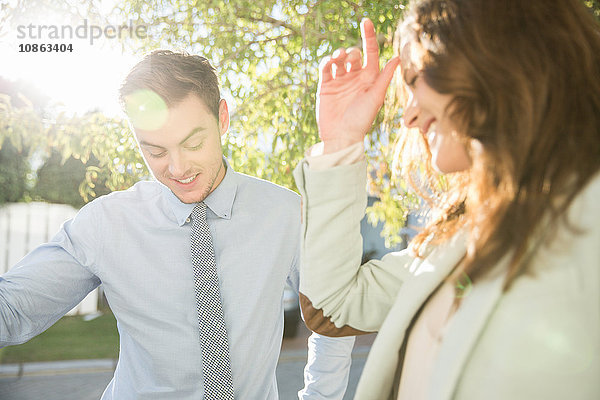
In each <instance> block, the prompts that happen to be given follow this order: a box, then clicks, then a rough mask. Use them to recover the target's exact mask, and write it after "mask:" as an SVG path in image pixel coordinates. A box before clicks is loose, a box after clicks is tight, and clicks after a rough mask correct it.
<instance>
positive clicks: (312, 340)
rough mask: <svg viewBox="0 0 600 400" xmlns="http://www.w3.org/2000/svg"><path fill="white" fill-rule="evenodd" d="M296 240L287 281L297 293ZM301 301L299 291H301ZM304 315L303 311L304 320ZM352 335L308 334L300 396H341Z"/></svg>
mask: <svg viewBox="0 0 600 400" xmlns="http://www.w3.org/2000/svg"><path fill="white" fill-rule="evenodd" d="M299 244H300V243H299V242H298V247H297V252H296V257H295V259H294V262H293V265H292V268H291V271H290V274H289V276H288V284H289V285H290V287H291V288H292V289H294V290H295V291H296V293H298V284H299V278H300V274H299V267H300V265H299V264H300V262H299V258H300V246H299ZM300 297H301V300H300V301H301V302H302V297H303V296H302V294H300ZM305 318H306V315H304V311H303V313H302V319H303V320H304V319H305ZM353 347H354V336H350V337H344V338H331V337H326V336H322V335H319V334H317V333H313V334H312V335H311V336H310V337H309V338H308V359H307V362H306V366H305V368H304V388H303V389H302V390H301V391H299V392H298V398H299V399H300V400H335V399H339V400H341V399H342V398H343V397H344V393H346V388H347V386H348V376H349V374H350V366H351V364H352V349H353Z"/></svg>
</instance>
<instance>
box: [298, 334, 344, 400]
mask: <svg viewBox="0 0 600 400" xmlns="http://www.w3.org/2000/svg"><path fill="white" fill-rule="evenodd" d="M353 347H354V336H350V337H344V338H331V337H327V336H322V335H319V334H317V333H313V334H312V335H311V336H310V337H309V338H308V360H307V362H306V367H305V368H304V388H303V389H302V390H301V391H299V392H298V398H299V399H300V400H341V399H342V398H343V397H344V394H345V393H346V389H347V387H348V377H349V375H350V366H351V364H352V349H353Z"/></svg>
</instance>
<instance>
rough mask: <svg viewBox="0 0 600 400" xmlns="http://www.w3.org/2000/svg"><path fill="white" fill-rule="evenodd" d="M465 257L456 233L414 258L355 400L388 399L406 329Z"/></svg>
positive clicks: (379, 334)
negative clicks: (408, 276)
mask: <svg viewBox="0 0 600 400" xmlns="http://www.w3.org/2000/svg"><path fill="white" fill-rule="evenodd" d="M464 254H465V235H464V234H458V235H456V236H455V237H454V238H453V239H452V240H451V241H450V242H448V243H446V244H444V245H441V246H440V247H439V248H437V249H435V250H434V251H432V252H431V254H430V255H429V256H428V257H427V258H425V259H416V260H415V261H414V262H413V263H412V264H411V265H410V267H409V268H410V270H411V273H412V274H413V275H414V276H413V278H411V280H410V281H408V282H405V283H404V284H403V285H402V287H401V288H400V289H399V292H398V296H397V297H396V300H395V302H394V305H393V306H392V308H391V309H390V312H389V313H388V316H387V317H386V319H385V321H384V322H383V324H382V326H381V329H380V330H379V332H378V333H377V338H376V339H375V342H374V343H373V346H372V347H371V350H370V352H369V356H368V358H367V361H366V363H365V367H364V369H363V372H362V376H361V379H360V381H359V383H358V387H357V389H356V394H355V397H354V399H355V400H357V399H360V400H363V399H373V400H381V399H386V398H388V396H389V394H390V392H391V388H392V385H393V383H394V376H395V372H396V369H397V368H398V363H399V356H400V354H399V351H400V347H401V346H402V343H403V341H404V336H405V333H406V329H407V328H408V326H409V325H410V323H411V321H412V319H413V318H414V316H415V314H416V313H417V311H418V310H419V309H420V307H421V305H422V304H423V303H424V302H425V301H426V300H427V298H428V296H429V295H430V294H431V292H433V291H434V290H435V289H436V288H437V287H438V286H439V284H440V283H441V282H442V281H443V280H444V278H446V276H447V275H448V274H449V273H450V272H451V271H452V270H453V269H454V267H455V266H456V264H457V263H458V262H459V261H460V260H461V259H462V258H463V257H464Z"/></svg>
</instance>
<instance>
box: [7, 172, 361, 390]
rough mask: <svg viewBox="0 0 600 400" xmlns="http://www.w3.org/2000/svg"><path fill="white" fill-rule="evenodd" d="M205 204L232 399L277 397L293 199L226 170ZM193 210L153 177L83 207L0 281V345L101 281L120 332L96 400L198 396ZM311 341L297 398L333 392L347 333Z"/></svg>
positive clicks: (292, 267) (35, 328)
mask: <svg viewBox="0 0 600 400" xmlns="http://www.w3.org/2000/svg"><path fill="white" fill-rule="evenodd" d="M205 202H206V204H207V206H208V209H209V210H208V211H207V219H208V223H209V225H210V229H211V233H212V237H213V243H214V248H215V257H216V262H217V268H218V274H219V281H220V291H221V297H222V299H223V309H224V313H225V322H226V325H227V331H228V339H229V346H230V352H231V363H232V371H233V382H234V387H235V394H236V398H238V399H244V400H245V399H277V397H278V395H277V383H276V380H275V368H276V365H277V360H278V357H279V352H280V347H281V340H282V332H283V304H282V297H283V291H284V286H285V284H286V282H288V283H290V284H291V286H292V287H293V288H296V289H297V288H298V276H299V273H298V267H299V265H300V263H299V259H298V257H299V243H300V237H299V235H300V200H299V197H298V195H296V194H295V193H294V192H292V191H289V190H287V189H284V188H282V187H279V186H277V185H274V184H272V183H269V182H266V181H263V180H260V179H256V178H252V177H249V176H246V175H243V174H240V173H236V172H234V171H233V170H232V169H231V168H230V167H228V168H227V172H226V175H225V177H224V179H223V181H222V182H221V184H220V185H219V186H218V187H217V188H216V189H215V190H214V191H213V192H212V193H211V194H210V195H209V196H208V197H207V198H206V200H205ZM193 207H194V204H184V203H182V202H180V201H179V200H178V199H177V198H176V197H175V196H174V195H173V194H172V193H171V191H170V190H169V189H167V188H166V187H165V186H163V185H162V184H160V183H158V182H139V183H137V184H136V185H134V186H133V187H132V188H131V189H129V190H127V191H123V192H115V193H112V194H110V195H107V196H104V197H101V198H98V199H97V200H95V201H93V202H91V203H89V204H87V205H86V206H85V207H83V208H82V209H81V210H80V212H79V213H78V214H77V215H76V216H75V218H74V219H72V220H69V221H67V222H66V223H65V224H64V225H63V227H62V228H61V230H60V231H59V233H58V234H57V235H56V236H55V237H54V238H53V239H52V240H51V242H50V243H48V244H44V245H42V246H40V247H38V248H36V249H35V250H34V251H32V252H31V253H30V254H29V255H27V256H26V257H25V258H24V259H22V260H21V261H20V262H19V263H18V264H17V265H16V266H15V267H13V268H12V269H11V270H10V271H9V272H8V273H6V274H5V275H4V276H3V277H2V278H0V346H6V345H11V344H19V343H23V342H25V341H27V340H29V339H31V338H32V337H34V336H36V335H38V334H39V333H41V332H42V331H44V330H45V329H47V328H48V327H49V326H51V325H52V324H53V323H54V322H56V321H57V320H58V319H59V318H60V317H62V316H63V315H64V314H65V313H66V312H68V311H69V310H70V309H71V308H73V307H74V306H75V305H76V304H77V303H78V302H79V301H81V300H82V299H83V298H84V297H85V296H86V295H87V293H89V292H90V291H91V290H93V289H94V288H95V287H97V286H98V285H99V284H100V283H102V285H103V288H104V292H105V294H106V297H107V299H108V302H109V304H110V307H111V309H112V311H113V313H114V315H115V317H116V319H117V327H118V330H119V335H120V354H119V362H118V364H117V367H116V370H115V374H114V377H113V379H112V380H111V382H110V383H109V385H108V387H107V388H106V390H105V392H104V395H103V397H102V399H103V400H110V399H116V400H122V399H126V400H133V399H160V400H167V399H177V400H185V399H195V400H197V399H202V398H203V387H202V369H201V365H202V364H201V358H202V354H201V350H200V342H199V333H198V317H197V311H196V300H195V298H194V279H193V269H192V264H191V260H190V229H191V224H190V220H189V215H190V214H191V212H192V209H193ZM313 340H317V341H319V342H321V344H320V346H317V347H313V348H319V349H321V350H320V351H319V354H316V355H311V357H309V358H310V359H311V360H312V361H311V363H310V364H309V366H308V367H307V371H306V372H305V375H306V377H307V380H306V382H307V387H306V388H305V389H304V390H303V391H302V392H301V394H300V396H301V398H306V399H308V398H311V399H316V398H325V396H328V398H341V397H342V396H343V394H344V391H345V388H346V384H347V379H348V371H349V366H350V363H349V360H350V353H351V350H352V345H353V338H350V339H348V338H344V339H332V338H327V337H322V336H315V337H313ZM315 356H316V357H315ZM324 374H325V375H327V376H325V377H324V379H318V378H319V376H321V375H324ZM315 378H317V379H315ZM329 396H331V397H329Z"/></svg>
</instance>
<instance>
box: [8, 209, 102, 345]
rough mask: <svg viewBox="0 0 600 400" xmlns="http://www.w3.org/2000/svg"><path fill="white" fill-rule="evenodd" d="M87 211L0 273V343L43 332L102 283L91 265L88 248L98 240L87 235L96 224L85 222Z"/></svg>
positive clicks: (16, 341) (21, 339) (14, 341)
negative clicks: (8, 269)
mask: <svg viewBox="0 0 600 400" xmlns="http://www.w3.org/2000/svg"><path fill="white" fill-rule="evenodd" d="M87 211H88V210H86V211H84V212H83V213H80V214H81V215H78V216H77V217H76V218H75V219H74V220H71V221H68V222H66V223H65V224H64V225H63V228H61V230H60V232H59V233H58V234H57V235H56V236H55V237H54V238H53V239H52V241H51V242H50V243H46V244H43V245H41V246H39V247H38V248H36V249H35V250H33V251H32V252H31V253H29V254H28V255H27V256H25V257H24V258H23V259H22V260H21V261H20V262H19V263H18V264H17V265H15V266H14V267H13V268H12V269H11V270H10V271H9V272H7V273H5V274H4V275H3V276H2V277H0V347H1V346H7V345H15V344H20V343H24V342H26V341H28V340H29V339H31V338H32V337H34V336H36V335H38V334H40V333H41V332H43V331H44V330H46V329H47V328H49V327H50V326H51V325H52V324H54V323H55V322H56V321H57V320H58V319H60V318H61V317H62V316H63V315H64V314H66V313H67V312H68V311H70V310H71V309H72V308H73V307H75V306H76V305H77V304H78V303H79V302H80V301H81V300H83V298H84V297H85V296H86V295H87V294H88V293H89V292H91V291H92V290H94V289H95V288H96V287H97V286H98V285H99V284H100V280H99V279H98V278H97V277H96V276H95V275H94V274H93V273H92V272H91V268H90V267H91V265H92V264H93V257H90V254H93V252H90V251H86V250H85V249H86V247H90V246H91V247H94V246H97V245H98V243H97V242H95V240H93V239H92V238H91V237H90V238H89V239H92V240H88V239H85V238H84V237H85V236H86V235H82V231H84V230H87V229H92V228H94V227H97V225H91V224H89V223H88V222H86V221H87V220H88V217H87V216H86V213H87ZM94 242H95V243H94Z"/></svg>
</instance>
